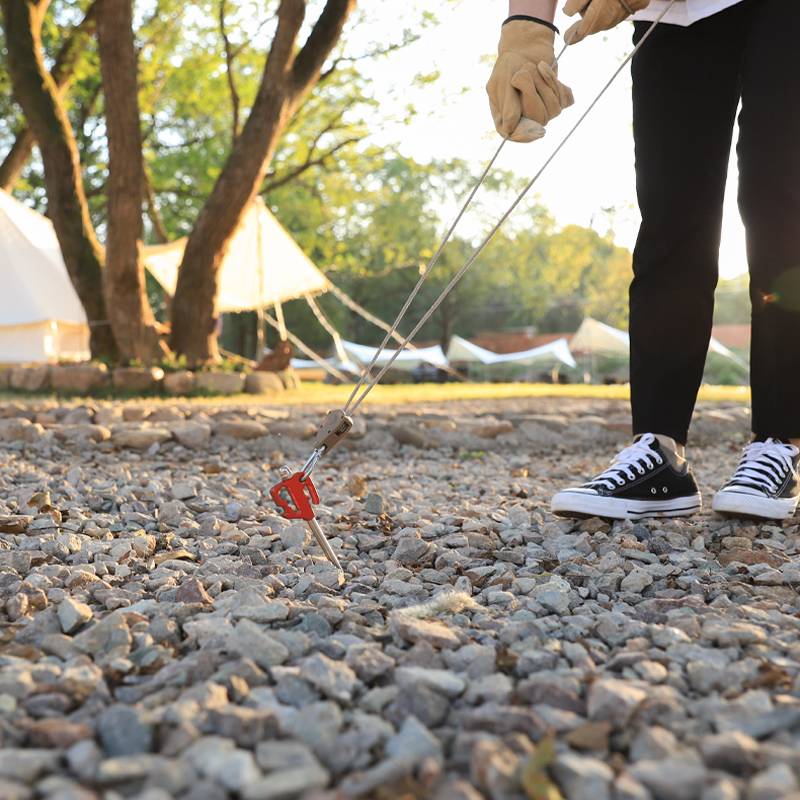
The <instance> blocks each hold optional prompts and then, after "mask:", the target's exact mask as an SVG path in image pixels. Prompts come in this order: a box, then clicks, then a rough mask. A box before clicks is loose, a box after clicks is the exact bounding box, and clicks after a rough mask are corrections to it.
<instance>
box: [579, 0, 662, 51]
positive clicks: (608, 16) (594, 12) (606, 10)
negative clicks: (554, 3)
mask: <svg viewBox="0 0 800 800" xmlns="http://www.w3.org/2000/svg"><path fill="white" fill-rule="evenodd" d="M649 5H650V0H567V3H566V5H565V6H564V13H565V14H566V15H567V16H568V17H573V16H575V14H580V15H581V17H583V19H582V20H581V21H580V22H576V23H575V24H574V25H572V26H571V27H570V29H569V30H568V31H567V32H566V33H565V34H564V41H565V42H569V43H570V44H576V43H577V42H580V41H581V40H582V39H585V38H586V37H587V36H591V34H593V33H599V32H600V31H609V30H611V28H613V27H615V26H617V25H619V23H620V22H623V21H624V20H626V19H628V17H629V16H630V15H631V14H633V13H634V12H635V11H641V10H642V9H643V8H647V6H649ZM573 33H575V35H574V36H573Z"/></svg>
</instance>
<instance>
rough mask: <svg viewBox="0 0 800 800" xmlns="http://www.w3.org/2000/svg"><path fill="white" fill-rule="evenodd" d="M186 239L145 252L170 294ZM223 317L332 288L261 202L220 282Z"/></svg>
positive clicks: (232, 249) (231, 250)
mask: <svg viewBox="0 0 800 800" xmlns="http://www.w3.org/2000/svg"><path fill="white" fill-rule="evenodd" d="M186 242H187V239H186V237H184V238H183V239H178V240H177V241H174V242H170V243H169V244H161V245H152V246H149V247H145V248H144V261H145V266H146V267H147V269H148V270H149V271H150V273H151V274H152V275H153V277H154V278H155V279H156V280H157V281H158V282H159V283H160V284H161V285H162V286H163V287H164V289H166V290H167V291H168V292H169V293H170V294H174V293H175V287H176V286H177V284H178V267H179V266H180V263H181V259H182V258H183V251H184V250H185V249H186ZM219 283H220V287H219V303H218V310H219V311H250V310H252V309H259V308H267V307H269V306H272V305H275V304H276V303H284V302H286V301H287V300H294V299H295V298H297V297H303V296H304V295H305V294H311V295H314V294H319V293H320V292H325V291H327V290H328V287H329V286H330V284H329V282H328V279H327V278H326V277H325V276H324V275H323V274H322V273H321V272H320V271H319V270H318V269H317V268H316V266H314V263H313V262H312V261H311V259H310V258H309V257H308V256H307V255H306V254H305V253H304V252H303V251H302V250H301V249H300V247H299V246H298V245H297V243H296V242H295V241H294V239H292V237H291V236H290V235H289V234H288V233H287V232H286V230H285V229H284V228H283V226H282V225H281V224H280V223H279V222H278V220H277V219H275V217H274V216H273V215H272V213H271V212H270V211H269V209H268V208H267V207H266V206H265V205H264V202H263V200H261V198H260V197H257V198H256V201H255V202H254V203H253V204H252V205H251V206H250V208H249V209H248V210H247V212H246V213H245V217H244V219H243V221H242V224H241V226H240V227H239V230H238V231H237V232H236V234H234V237H233V241H232V242H231V245H230V248H229V249H228V254H227V255H226V256H225V260H224V261H223V262H222V268H221V270H220V276H219Z"/></svg>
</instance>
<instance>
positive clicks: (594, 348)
mask: <svg viewBox="0 0 800 800" xmlns="http://www.w3.org/2000/svg"><path fill="white" fill-rule="evenodd" d="M569 348H570V350H572V351H573V352H581V351H582V352H584V353H592V354H594V353H597V354H599V355H614V356H627V355H628V354H629V353H630V349H631V338H630V336H629V334H628V333H627V331H621V330H618V329H617V328H612V327H611V326H610V325H605V324H603V323H602V322H598V321H597V320H596V319H592V318H591V317H584V318H583V322H581V325H580V327H579V328H578V330H577V332H576V333H575V335H574V336H573V337H572V341H571V342H570V343H569ZM708 349H709V350H710V351H711V352H712V353H718V354H719V355H721V356H725V357H726V358H729V359H731V361H733V362H734V363H735V364H737V365H738V366H740V367H741V368H742V369H744V370H748V369H749V367H748V366H747V363H746V362H745V361H743V360H742V359H741V358H739V356H737V355H736V353H734V352H732V351H731V350H729V349H728V348H727V347H725V345H724V344H722V343H721V342H718V341H717V340H716V339H715V338H714V337H713V336H712V337H711V341H710V342H709V343H708Z"/></svg>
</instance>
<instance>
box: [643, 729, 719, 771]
mask: <svg viewBox="0 0 800 800" xmlns="http://www.w3.org/2000/svg"><path fill="white" fill-rule="evenodd" d="M677 749H678V739H677V737H676V736H675V734H674V733H672V731H669V730H667V729H666V728H662V727H661V726H660V725H653V726H652V727H649V728H642V729H640V730H639V731H638V732H637V733H636V735H635V736H634V739H633V742H631V746H630V749H629V751H628V755H629V757H630V759H631V761H645V760H649V761H660V760H661V759H663V758H667V757H668V756H671V755H672V754H673V753H675V751H676V750H677ZM709 766H710V765H709Z"/></svg>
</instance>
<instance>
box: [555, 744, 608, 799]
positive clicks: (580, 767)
mask: <svg viewBox="0 0 800 800" xmlns="http://www.w3.org/2000/svg"><path fill="white" fill-rule="evenodd" d="M553 773H554V774H555V776H556V779H557V780H558V783H559V786H560V787H561V789H562V790H563V792H564V794H565V796H566V798H567V800H611V782H612V780H613V779H614V770H612V769H611V767H609V766H608V765H607V764H605V763H604V762H602V761H600V760H599V759H597V758H588V757H586V756H580V755H577V754H576V753H563V754H561V755H559V756H557V757H556V760H555V764H554V765H553Z"/></svg>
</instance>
